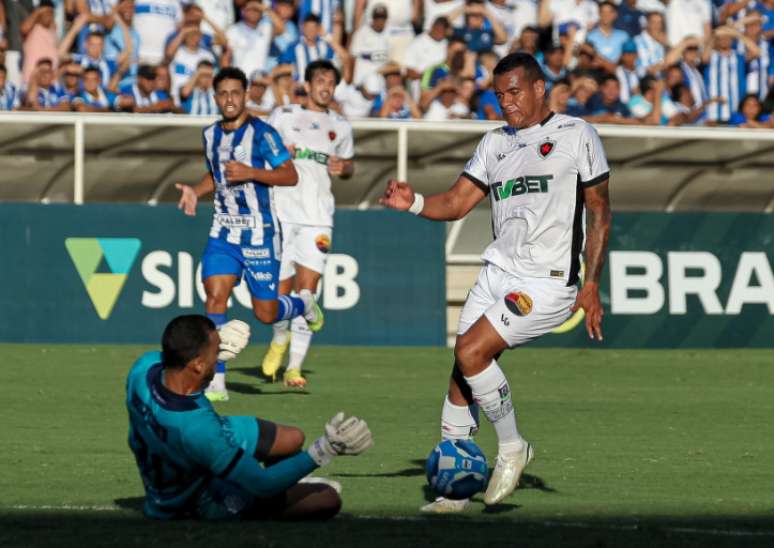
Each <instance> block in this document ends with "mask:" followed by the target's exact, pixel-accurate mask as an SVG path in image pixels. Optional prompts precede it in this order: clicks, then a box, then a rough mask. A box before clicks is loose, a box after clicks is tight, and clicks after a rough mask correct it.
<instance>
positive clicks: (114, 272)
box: [65, 238, 141, 320]
mask: <svg viewBox="0 0 774 548" xmlns="http://www.w3.org/2000/svg"><path fill="white" fill-rule="evenodd" d="M140 243H141V242H140V240H138V239H137V238H67V239H66V240H65V247H66V248H67V252H68V253H69V254H70V258H71V259H72V261H73V264H74V265H75V268H76V270H78V274H79V275H80V277H81V280H82V281H83V286H84V287H85V288H86V292H87V293H88V294H89V298H90V299H91V303H92V304H93V305H94V308H95V310H96V311H97V315H98V316H99V317H100V318H101V319H103V320H107V319H108V318H109V317H110V313H111V312H112V311H113V306H114V305H115V304H116V301H117V300H118V296H119V295H120V294H121V290H122V289H123V288H124V283H125V282H126V278H127V277H128V276H129V271H130V270H131V269H132V265H133V264H134V260H135V259H136V258H137V253H138V252H139V251H140Z"/></svg>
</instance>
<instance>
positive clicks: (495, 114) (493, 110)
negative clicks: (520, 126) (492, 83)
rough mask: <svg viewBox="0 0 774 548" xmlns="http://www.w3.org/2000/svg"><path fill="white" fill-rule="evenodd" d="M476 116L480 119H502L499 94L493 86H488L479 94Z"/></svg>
mask: <svg viewBox="0 0 774 548" xmlns="http://www.w3.org/2000/svg"><path fill="white" fill-rule="evenodd" d="M476 117H477V118H478V119H479V120H502V119H503V111H502V109H501V108H500V103H499V102H498V101H497V95H496V94H495V92H494V90H493V89H492V88H487V89H485V90H484V91H482V92H481V93H479V95H478V108H477V109H476Z"/></svg>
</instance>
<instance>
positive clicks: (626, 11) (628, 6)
mask: <svg viewBox="0 0 774 548" xmlns="http://www.w3.org/2000/svg"><path fill="white" fill-rule="evenodd" d="M638 4H639V2H638V0H623V1H622V2H621V3H620V4H618V18H617V19H616V20H615V28H617V29H621V30H622V31H624V32H625V33H626V34H628V35H629V36H637V35H638V34H640V32H642V25H641V24H640V21H641V20H642V19H643V18H644V17H645V14H644V13H643V12H642V11H641V10H640V8H639V6H638Z"/></svg>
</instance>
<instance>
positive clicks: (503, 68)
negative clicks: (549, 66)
mask: <svg viewBox="0 0 774 548" xmlns="http://www.w3.org/2000/svg"><path fill="white" fill-rule="evenodd" d="M519 67H522V68H524V74H526V75H527V78H529V81H530V82H536V81H538V80H543V81H544V82H545V81H546V75H545V74H543V69H541V68H540V65H539V64H538V62H537V61H536V60H535V58H534V57H532V55H530V54H529V53H524V52H521V51H520V52H517V53H509V54H508V55H506V56H505V57H503V58H502V59H500V61H499V62H498V63H497V65H496V66H495V68H494V75H495V76H499V75H500V74H505V73H506V72H511V71H512V70H516V69H517V68H519Z"/></svg>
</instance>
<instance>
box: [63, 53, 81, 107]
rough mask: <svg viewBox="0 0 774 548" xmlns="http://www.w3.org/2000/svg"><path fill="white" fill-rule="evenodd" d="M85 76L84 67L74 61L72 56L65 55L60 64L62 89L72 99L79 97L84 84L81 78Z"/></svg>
mask: <svg viewBox="0 0 774 548" xmlns="http://www.w3.org/2000/svg"><path fill="white" fill-rule="evenodd" d="M82 77H83V67H82V66H81V65H80V64H78V63H76V62H75V61H73V59H72V58H69V57H65V58H63V59H62V61H61V63H60V65H59V81H60V83H61V84H60V87H61V90H62V91H63V92H64V93H66V94H67V97H69V99H70V101H72V100H73V98H74V97H77V96H78V94H79V93H80V92H81V88H82V87H83V84H82V82H81V78H82Z"/></svg>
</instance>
